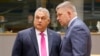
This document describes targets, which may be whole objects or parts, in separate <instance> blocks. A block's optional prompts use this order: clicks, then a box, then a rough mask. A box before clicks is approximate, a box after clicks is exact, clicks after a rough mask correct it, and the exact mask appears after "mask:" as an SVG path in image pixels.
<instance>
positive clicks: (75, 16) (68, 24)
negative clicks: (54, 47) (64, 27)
mask: <svg viewBox="0 0 100 56" xmlns="http://www.w3.org/2000/svg"><path fill="white" fill-rule="evenodd" d="M76 18H77V16H75V17H74V18H73V19H72V20H71V21H70V22H69V24H68V27H69V26H70V25H71V23H72V22H73V21H74V20H75V19H76Z"/></svg>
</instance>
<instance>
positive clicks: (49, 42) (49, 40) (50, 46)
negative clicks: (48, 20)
mask: <svg viewBox="0 0 100 56" xmlns="http://www.w3.org/2000/svg"><path fill="white" fill-rule="evenodd" d="M47 33H48V45H49V55H50V52H51V48H52V42H53V39H52V38H53V36H52V33H51V32H50V30H49V29H48V30H47Z"/></svg>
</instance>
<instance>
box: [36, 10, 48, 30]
mask: <svg viewBox="0 0 100 56" xmlns="http://www.w3.org/2000/svg"><path fill="white" fill-rule="evenodd" d="M49 22H50V19H49V18H48V16H47V15H46V13H44V12H41V11H38V12H37V13H36V14H35V16H34V26H35V28H36V29H38V30H40V31H43V30H45V29H46V28H47V26H48V24H49Z"/></svg>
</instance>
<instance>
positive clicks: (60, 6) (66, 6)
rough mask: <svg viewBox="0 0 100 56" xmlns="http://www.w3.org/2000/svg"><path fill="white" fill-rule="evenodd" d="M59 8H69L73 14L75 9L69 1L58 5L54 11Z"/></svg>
mask: <svg viewBox="0 0 100 56" xmlns="http://www.w3.org/2000/svg"><path fill="white" fill-rule="evenodd" d="M59 8H70V9H72V10H73V11H74V12H76V7H75V6H74V5H73V4H72V3H71V2H70V1H64V2H62V3H60V4H59V5H58V6H57V7H56V10H57V9H59Z"/></svg>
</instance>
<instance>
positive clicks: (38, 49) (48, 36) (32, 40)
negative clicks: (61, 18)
mask: <svg viewBox="0 0 100 56" xmlns="http://www.w3.org/2000/svg"><path fill="white" fill-rule="evenodd" d="M49 23H50V14H49V11H48V10H47V9H46V8H42V7H39V8H38V9H37V10H36V12H35V15H34V21H33V24H34V27H31V28H28V29H25V30H22V31H19V32H18V35H17V37H16V40H15V43H14V47H13V51H12V56H59V55H60V43H61V37H60V35H59V34H57V33H56V32H55V31H53V30H50V29H48V28H47V26H48V24H49Z"/></svg>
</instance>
